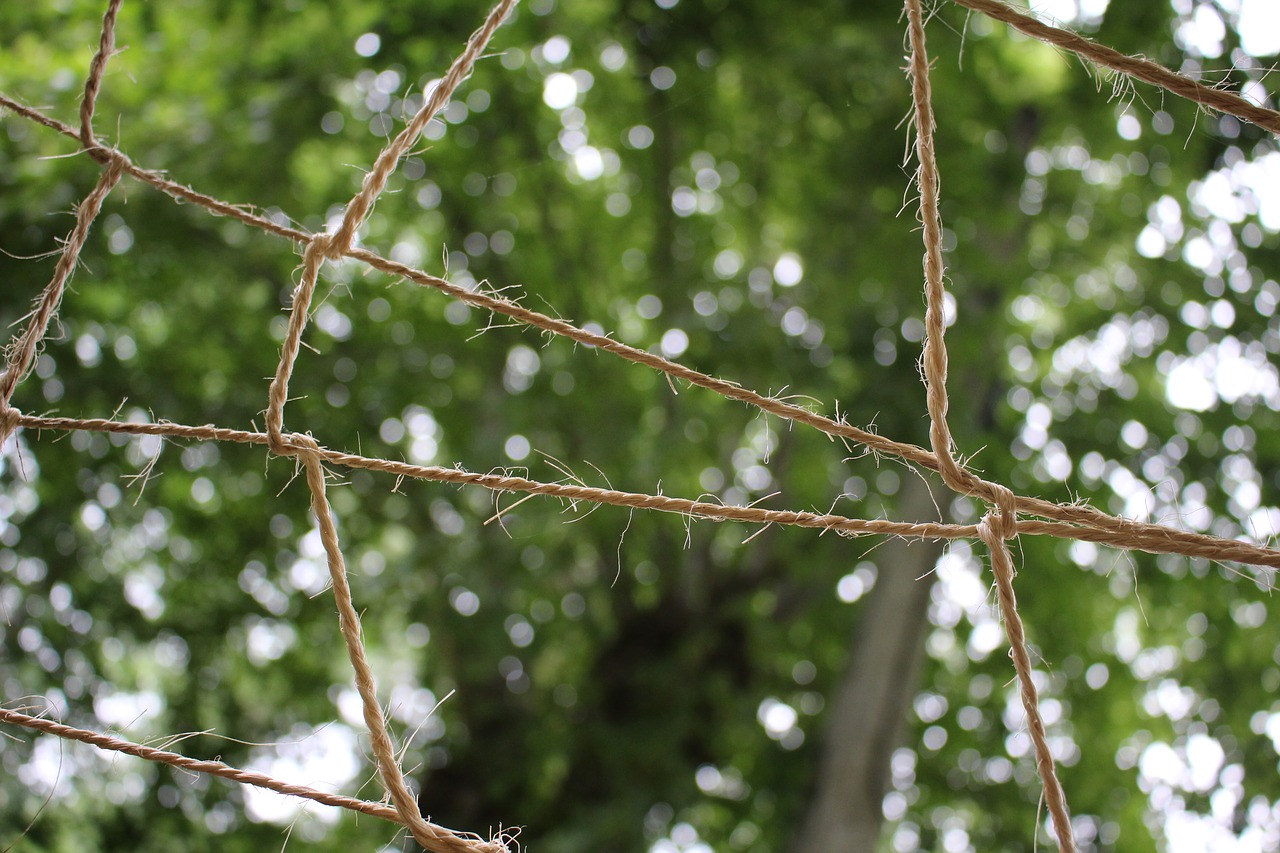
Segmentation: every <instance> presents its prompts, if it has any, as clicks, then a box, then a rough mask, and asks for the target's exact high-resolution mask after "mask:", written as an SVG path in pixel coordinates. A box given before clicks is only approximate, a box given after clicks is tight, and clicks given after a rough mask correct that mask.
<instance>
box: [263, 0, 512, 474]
mask: <svg viewBox="0 0 1280 853" xmlns="http://www.w3.org/2000/svg"><path fill="white" fill-rule="evenodd" d="M514 6H515V0H502V2H500V3H499V4H498V5H497V6H495V7H494V8H493V10H492V11H491V12H490V13H489V16H488V18H486V19H485V22H484V25H483V26H481V27H480V29H478V30H476V31H475V32H474V33H472V35H471V38H470V39H468V40H467V46H466V49H464V50H463V51H462V53H461V54H459V56H458V58H457V59H455V60H454V61H453V64H452V65H450V66H449V71H448V72H447V73H446V74H445V76H444V79H443V80H441V81H440V84H439V85H438V86H436V88H435V91H433V92H432V93H431V97H430V98H428V99H427V102H426V103H425V104H423V106H422V109H420V110H418V113H417V115H415V116H414V117H413V121H411V122H410V123H409V125H408V127H406V128H405V129H404V130H402V131H400V133H399V134H397V135H396V138H395V139H393V140H392V141H391V143H390V144H389V145H387V146H386V147H385V148H383V149H382V152H381V153H380V154H379V155H378V158H377V160H375V161H374V165H373V169H371V170H370V171H369V174H367V175H365V178H364V182H363V184H362V185H361V188H360V192H359V193H357V194H356V196H355V197H354V198H353V199H351V201H350V202H349V203H348V204H347V209H346V212H345V213H344V214H343V217H342V225H341V226H340V227H339V228H338V230H337V231H336V232H335V233H334V234H333V236H332V237H328V236H323V235H320V236H315V237H312V238H311V239H310V241H309V242H308V243H307V248H306V250H305V251H304V252H303V255H302V280H301V282H300V283H299V284H298V287H297V289H296V290H295V291H294V294H293V300H292V307H291V309H290V312H289V328H288V332H287V334H286V336H285V342H284V346H283V347H282V348H281V352H280V363H279V365H278V366H277V368H276V376H275V379H274V380H273V381H272V383H271V388H270V390H269V392H268V404H267V434H268V435H269V436H271V451H272V452H273V453H276V454H281V455H283V454H284V453H287V452H288V447H287V445H286V444H285V443H284V441H283V440H282V438H281V433H282V432H283V430H284V407H285V403H286V402H287V401H288V398H289V377H290V376H291V375H292V374H293V365H294V362H296V361H297V358H298V348H299V346H301V343H302V331H303V329H304V328H306V325H307V316H308V314H309V312H310V310H311V299H312V297H313V296H314V295H315V289H316V279H317V278H318V277H319V275H320V266H321V264H322V263H323V262H324V260H325V258H329V259H331V260H337V259H338V258H341V257H343V256H344V255H346V254H349V253H350V251H351V247H352V243H353V242H354V240H355V236H356V229H357V228H359V227H360V224H361V223H362V222H364V220H365V217H367V216H368V215H369V211H370V210H372V209H373V203H374V202H375V201H376V200H377V198H378V196H379V195H381V194H382V191H383V190H384V189H385V188H386V186H387V179H388V178H390V177H391V173H392V172H393V171H395V168H396V165H397V164H398V163H399V162H400V158H401V157H403V156H404V155H405V154H406V153H407V152H408V151H409V149H410V148H411V147H413V145H415V144H416V143H417V141H418V136H419V135H420V134H421V133H422V130H423V128H425V127H426V126H427V122H429V121H430V120H431V119H432V118H433V117H434V116H435V114H436V113H437V112H439V111H440V109H441V108H442V107H444V105H445V104H447V103H448V102H449V98H450V97H452V96H453V93H454V90H456V89H457V88H458V86H459V85H460V84H461V83H462V81H463V80H465V79H466V78H467V77H468V76H470V74H471V69H472V67H473V66H474V65H475V61H476V57H478V56H479V55H480V53H481V51H483V50H484V48H485V46H486V45H487V44H488V43H489V39H490V38H492V37H493V34H494V32H495V31H496V30H497V29H498V27H499V26H501V25H502V22H503V21H504V20H506V18H507V15H508V14H510V12H511V9H512V8H513V7H514Z"/></svg>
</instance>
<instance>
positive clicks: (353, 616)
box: [293, 436, 507, 853]
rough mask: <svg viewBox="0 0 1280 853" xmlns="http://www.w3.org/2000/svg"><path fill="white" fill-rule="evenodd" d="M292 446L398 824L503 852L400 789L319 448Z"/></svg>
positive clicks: (311, 443)
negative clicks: (426, 811)
mask: <svg viewBox="0 0 1280 853" xmlns="http://www.w3.org/2000/svg"><path fill="white" fill-rule="evenodd" d="M294 442H295V444H294V445H293V447H295V448H296V446H297V443H302V442H305V446H306V449H304V450H301V451H300V452H301V456H302V464H303V466H304V467H305V468H306V472H307V485H308V487H310V489H311V508H312V511H313V512H314V513H315V516H316V523H317V524H318V525H319V528H320V541H321V542H322V543H323V545H324V552H325V555H326V557H327V561H328V565H329V577H330V579H331V580H332V581H333V597H334V600H335V601H336V602H337V604H338V628H339V630H340V631H341V632H342V638H343V640H344V641H345V642H346V645H347V656H348V657H349V658H350V659H351V668H352V669H353V670H355V676H356V690H357V692H359V694H360V700H361V703H362V706H363V709H364V721H365V725H366V726H368V728H369V739H370V742H371V744H372V746H373V757H374V760H375V762H376V764H377V766H378V774H379V775H380V776H381V777H382V784H383V787H384V788H386V790H387V793H388V794H389V795H390V796H391V803H392V805H393V806H395V809H396V812H397V813H398V814H399V815H400V822H401V823H403V824H404V825H405V826H407V827H408V828H409V831H410V832H411V833H412V834H413V838H414V840H415V841H417V842H418V843H419V844H421V845H422V846H423V847H424V848H426V849H427V850H430V851H433V853H467V851H493V853H497V851H505V850H506V849H507V848H506V846H505V845H503V844H499V843H493V844H488V843H485V842H480V841H471V840H467V839H462V838H459V837H458V836H457V835H456V834H454V833H453V832H451V831H450V830H447V829H442V828H441V827H437V826H434V825H433V824H430V823H428V822H427V821H425V820H423V819H422V813H421V812H420V811H419V810H418V801H417V799H416V798H415V797H414V796H413V794H412V793H411V792H410V791H409V786H408V785H406V784H405V781H404V774H403V773H401V771H400V762H399V760H398V759H397V758H396V748H395V745H394V744H393V743H392V742H391V735H390V733H389V732H388V731H387V721H386V718H385V717H384V716H383V713H382V706H381V705H380V704H378V692H377V686H376V684H375V683H374V677H373V668H372V667H370V666H369V659H368V657H367V655H366V654H365V650H364V639H363V638H362V636H361V629H360V616H359V614H357V613H356V608H355V604H354V603H353V602H352V600H351V586H350V584H349V583H348V582H347V566H346V561H345V560H344V559H343V556H342V549H341V547H340V546H339V544H338V529H337V526H336V525H335V524H334V521H333V511H332V509H331V508H330V506H329V500H328V498H327V497H326V496H325V482H324V477H325V475H324V467H323V466H322V465H321V464H320V456H319V454H318V453H316V452H315V451H317V450H319V445H318V444H316V443H315V440H314V439H309V438H307V437H305V436H294Z"/></svg>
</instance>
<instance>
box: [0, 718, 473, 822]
mask: <svg viewBox="0 0 1280 853" xmlns="http://www.w3.org/2000/svg"><path fill="white" fill-rule="evenodd" d="M0 723H7V724H9V725H14V726H22V727H23V728H27V729H31V730H33V731H38V732H44V733H45V734H50V735H55V736H56V737H60V738H64V739H66V740H74V741H79V742H80V743H87V744H89V745H90V746H96V747H97V748H98V749H102V750H106V751H108V752H121V753H124V754H125V755H132V756H134V757H135V758H141V759H143V760H145V761H154V762H156V763H158V764H168V765H169V766H170V767H177V768H178V769H179V770H187V771H189V772H192V773H207V774H209V775H210V776H218V777H220V778H222V779H228V780H230V781H232V782H238V783H240V784H243V785H253V786H255V787H258V788H264V789H266V790H268V791H274V792H276V793H277V794H284V795H285V796H288V797H300V798H302V799H305V800H312V801H314V802H317V803H320V804H322V805H326V806H333V807H334V808H339V809H347V810H349V811H354V812H359V813H360V814H367V815H369V816H370V817H376V818H381V819H382V820H389V821H392V822H394V823H402V821H401V819H400V813H399V812H397V811H396V810H395V809H393V808H391V806H387V805H383V804H382V803H371V802H368V801H367V800H358V799H356V798H355V797H344V796H342V795H341V794H331V793H329V792H327V791H317V790H316V789H314V788H309V787H307V786H305V785H295V784H292V783H289V782H282V781H280V780H278V779H275V778H273V777H271V776H268V775H267V774H265V773H257V772H255V771H252V770H241V769H240V768H237V767H232V766H231V765H229V764H224V763H223V762H221V761H206V760H202V759H198V758H190V757H188V756H185V755H180V754H179V753H176V752H169V751H168V750H163V749H155V748H154V747H150V746H143V745H142V744H138V743H133V742H131V741H127V740H124V739H123V738H118V737H113V736H111V735H107V734H102V733H100V732H95V731H90V730H88V729H80V728H76V727H74V726H68V725H64V724H62V723H59V722H55V721H54V720H49V719H46V718H44V717H33V716H31V715H29V714H23V713H21V712H19V711H14V710H11V709H8V708H0ZM458 834H460V833H455V835H458ZM463 837H466V836H463Z"/></svg>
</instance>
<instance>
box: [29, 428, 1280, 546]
mask: <svg viewBox="0 0 1280 853" xmlns="http://www.w3.org/2000/svg"><path fill="white" fill-rule="evenodd" d="M13 417H14V423H15V425H17V426H22V427H25V428H27V429H34V430H82V431H87V432H103V433H115V434H120V435H154V436H162V437H170V438H183V439H190V440H195V441H225V442H234V443H237V444H255V445H262V446H264V447H265V446H267V445H268V444H269V437H268V436H267V434H266V433H262V432H248V431H245V430H236V429H227V428H225V427H215V426H184V425H182V424H174V423H165V422H161V423H129V422H125V421H112V420H104V419H98V418H89V419H78V418H49V417H39V416H35V415H26V414H22V413H18V412H15V414H14V415H13ZM286 438H289V437H288V436H286ZM297 447H298V449H299V450H310V449H312V448H311V447H310V446H309V445H308V444H307V443H306V442H303V443H299V444H298V445H297ZM314 452H316V453H318V454H319V455H320V456H321V457H322V458H323V459H324V460H325V461H326V462H329V463H331V464H333V465H338V466H341V467H344V468H356V469H363V470H368V471H381V472H383V473H386V474H394V475H395V476H397V477H409V478H412V479H418V480H433V481H437V482H443V483H454V484H456V485H462V486H481V487H483V488H486V489H490V490H492V491H498V492H527V493H532V494H540V495H549V496H551V497H556V498H562V499H565V500H571V501H576V500H581V501H587V502H589V503H598V504H609V505H613V506H623V507H629V508H632V509H652V510H657V511H659V512H671V513H676V514H679V515H685V516H697V517H700V518H707V519H710V520H713V521H741V522H746V523H752V524H779V525H785V526H793V527H807V528H816V529H819V530H832V531H835V532H836V533H841V534H843V535H846V536H876V535H879V536H901V537H905V538H919V539H976V538H978V527H977V525H973V524H943V523H941V522H923V523H910V522H901V521H882V520H864V519H856V518H847V517H845V516H841V515H833V514H819V513H812V512H797V511H792V510H776V509H761V508H759V507H744V506H734V505H725V504H717V503H709V502H707V501H693V500H689V499H687V498H676V497H669V496H667V495H648V494H641V493H636V492H623V491H617V490H615V489H598V488H593V487H591V486H577V485H570V484H567V483H544V482H540V481H538V480H531V479H528V478H526V477H513V476H510V475H506V474H478V473H475V472H472V471H462V470H459V469H457V468H442V467H438V466H433V465H413V464H410V463H408V462H396V461H394V460H390V459H377V458H370V457H367V456H360V455H358V454H354V453H344V452H342V451H338V450H329V449H327V448H324V447H318V449H316V450H315V451H314ZM1126 524H1127V525H1128V526H1129V527H1130V529H1129V530H1128V531H1127V532H1126V533H1125V534H1124V535H1123V536H1121V535H1117V534H1115V533H1112V532H1110V531H1106V530H1099V529H1097V528H1091V527H1081V526H1077V525H1072V524H1065V523H1062V522H1055V521H1041V520H1038V519H1026V520H1022V521H1019V522H1018V533H1019V534H1023V533H1025V534H1030V535H1032V536H1055V537H1058V538H1063V539H1079V540H1082V541H1085V542H1095V543H1098V544H1101V545H1110V546H1112V547H1117V548H1134V549H1136V550H1139V551H1147V552H1149V553H1152V554H1179V555H1182V556H1186V557H1204V558H1207V559H1211V560H1222V561H1229V562H1235V563H1243V564H1246V565H1255V566H1270V567H1273V568H1280V551H1277V550H1275V549H1272V548H1264V547H1261V546H1258V545H1253V544H1251V543H1248V542H1238V541H1235V540H1232V539H1223V538H1221V537H1217V536H1206V535H1204V534H1200V533H1192V532H1190V531H1186V530H1177V529H1175V528H1172V527H1165V526H1163V525H1158V524H1148V523H1145V522H1138V521H1128V522H1126Z"/></svg>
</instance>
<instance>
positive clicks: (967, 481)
mask: <svg viewBox="0 0 1280 853" xmlns="http://www.w3.org/2000/svg"><path fill="white" fill-rule="evenodd" d="M906 11H907V32H908V38H909V40H910V43H911V59H910V66H909V71H910V76H911V96H912V101H913V103H914V106H915V123H916V158H917V160H918V164H917V169H916V183H917V185H918V187H919V190H920V222H921V225H922V226H923V227H924V247H925V254H924V280H925V301H926V310H925V321H924V324H925V343H924V353H923V356H922V359H921V366H922V371H923V373H924V381H925V387H926V391H927V403H928V408H929V443H930V445H931V446H932V448H933V453H934V456H935V457H937V460H938V471H939V472H940V473H941V474H942V479H943V480H944V481H945V482H946V484H947V485H948V486H949V487H950V488H951V489H953V490H954V491H956V492H959V493H961V494H977V495H980V496H982V497H983V498H984V499H986V500H987V501H988V502H989V503H992V504H994V505H995V508H994V509H992V510H991V511H989V512H988V513H987V514H986V515H985V516H984V517H983V519H982V522H981V523H980V524H979V525H978V534H979V536H980V537H981V538H982V541H983V542H984V543H985V544H986V545H987V548H988V549H989V550H990V551H991V568H992V572H993V573H994V574H995V578H996V590H997V596H998V598H999V600H1000V610H1001V612H1002V614H1003V615H1004V624H1005V633H1006V634H1007V635H1008V637H1009V646H1010V655H1011V657H1012V658H1013V667H1014V670H1015V671H1016V672H1017V675H1018V683H1019V685H1020V689H1021V697H1022V706H1023V708H1024V709H1025V710H1026V712H1027V725H1028V728H1029V729H1030V732H1031V741H1032V744H1033V746H1034V747H1035V754H1036V769H1037V770H1038V771H1039V774H1040V779H1041V781H1042V783H1043V785H1044V792H1045V799H1046V801H1047V802H1048V805H1049V814H1050V816H1051V818H1052V820H1053V827H1054V832H1055V834H1056V835H1057V837H1058V846H1059V849H1060V850H1062V851H1063V853H1075V849H1076V845H1075V837H1074V835H1073V833H1072V829H1071V815H1070V812H1069V811H1068V809H1067V799H1066V794H1065V793H1064V792H1063V790H1062V785H1061V784H1060V783H1059V782H1058V776H1057V771H1056V768H1055V765H1054V761H1053V753H1052V752H1051V751H1050V749H1049V742H1048V739H1047V738H1046V736H1045V729H1044V720H1043V719H1042V718H1041V716H1040V699H1039V696H1038V695H1037V693H1036V687H1035V682H1033V681H1032V679H1031V658H1030V655H1028V653H1027V639H1026V634H1025V632H1024V630H1023V625H1022V618H1021V617H1020V616H1019V615H1018V601H1017V598H1016V597H1015V596H1014V592H1013V577H1014V574H1015V573H1014V569H1013V559H1012V557H1011V556H1010V554H1009V546H1008V540H1009V539H1012V538H1013V537H1015V536H1017V535H1018V517H1017V499H1016V497H1015V496H1014V494H1013V492H1012V491H1010V490H1009V489H1008V488H1006V487H1004V486H1002V485H999V484H998V483H990V482H987V481H985V480H983V479H981V478H979V477H977V476H976V475H974V474H973V473H971V472H969V471H967V470H965V469H964V468H962V467H961V466H960V465H959V464H958V463H957V462H956V460H955V457H954V456H953V455H952V445H953V444H954V441H953V439H952V436H951V428H950V426H949V425H948V424H947V409H948V407H949V401H948V399H947V347H946V342H945V336H946V319H945V314H944V308H945V304H946V303H945V294H946V290H945V285H944V282H943V276H944V267H943V262H942V217H941V215H940V213H939V210H938V207H939V204H938V199H939V195H940V190H939V185H940V179H939V176H938V161H937V151H936V148H935V145H934V138H933V133H934V127H935V125H934V117H933V92H932V89H931V86H930V83H929V56H928V51H927V50H926V47H925V31H924V15H923V13H922V11H921V8H920V0H906Z"/></svg>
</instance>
